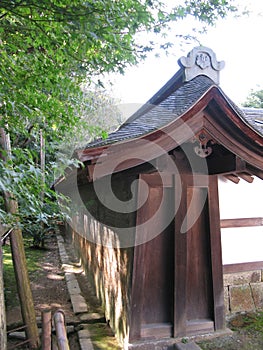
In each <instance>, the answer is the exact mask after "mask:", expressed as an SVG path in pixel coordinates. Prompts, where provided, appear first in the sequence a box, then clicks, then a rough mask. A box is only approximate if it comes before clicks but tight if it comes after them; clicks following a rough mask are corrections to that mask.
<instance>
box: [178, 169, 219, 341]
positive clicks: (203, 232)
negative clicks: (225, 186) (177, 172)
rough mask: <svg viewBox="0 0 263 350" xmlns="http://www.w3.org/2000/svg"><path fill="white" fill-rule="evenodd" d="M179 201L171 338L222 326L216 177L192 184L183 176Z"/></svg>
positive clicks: (191, 181)
mask: <svg viewBox="0 0 263 350" xmlns="http://www.w3.org/2000/svg"><path fill="white" fill-rule="evenodd" d="M180 201H181V203H180V206H179V210H178V212H177V214H176V217H175V251H176V253H175V261H176V263H175V285H176V287H175V311H174V314H175V321H174V336H185V335H190V334H197V333H205V332H211V331H214V330H215V329H221V328H223V325H224V312H223V310H224V300H223V281H222V258H221V241H220V227H219V225H220V221H219V211H218V192H217V178H216V177H211V176H210V177H209V178H208V177H206V176H203V175H196V176H195V181H194V183H193V178H192V177H191V176H185V177H184V181H183V191H182V196H181V198H180ZM193 218H196V220H194V221H193V222H191V221H192V219H193ZM189 221H190V223H189ZM187 225H188V227H187Z"/></svg>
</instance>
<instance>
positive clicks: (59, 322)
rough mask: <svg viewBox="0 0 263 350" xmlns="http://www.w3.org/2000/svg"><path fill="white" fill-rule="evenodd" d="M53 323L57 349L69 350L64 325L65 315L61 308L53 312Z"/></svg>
mask: <svg viewBox="0 0 263 350" xmlns="http://www.w3.org/2000/svg"><path fill="white" fill-rule="evenodd" d="M54 324H55V329H56V336H57V344H58V350H70V348H69V344H68V338H67V330H66V325H65V316H64V312H63V311H62V310H57V311H56V312H55V314H54Z"/></svg>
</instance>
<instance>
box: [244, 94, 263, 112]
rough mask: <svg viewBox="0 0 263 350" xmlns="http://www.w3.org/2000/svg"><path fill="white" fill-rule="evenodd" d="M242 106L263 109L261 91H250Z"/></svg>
mask: <svg viewBox="0 0 263 350" xmlns="http://www.w3.org/2000/svg"><path fill="white" fill-rule="evenodd" d="M243 106H244V107H254V108H263V90H252V91H251V92H250V94H249V95H248V97H247V99H246V101H245V102H244V103H243Z"/></svg>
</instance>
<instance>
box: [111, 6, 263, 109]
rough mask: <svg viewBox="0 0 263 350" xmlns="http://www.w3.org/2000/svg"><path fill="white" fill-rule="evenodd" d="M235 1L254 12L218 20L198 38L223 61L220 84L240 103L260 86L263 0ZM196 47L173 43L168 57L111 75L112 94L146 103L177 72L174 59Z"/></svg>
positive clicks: (186, 24)
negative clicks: (120, 73)
mask: <svg viewBox="0 0 263 350" xmlns="http://www.w3.org/2000/svg"><path fill="white" fill-rule="evenodd" d="M167 1H169V0H167ZM173 1H174V0H173ZM237 3H241V4H242V6H244V5H246V4H247V5H248V6H250V8H251V9H252V10H253V13H251V14H250V16H249V17H248V16H245V17H242V18H233V16H232V17H231V18H229V19H227V20H221V21H220V22H219V23H218V24H217V26H216V27H213V28H209V30H208V33H207V34H204V35H199V37H198V39H199V42H200V43H201V44H202V45H203V46H207V47H210V48H211V49H212V50H213V51H214V52H215V53H216V55H217V60H218V61H221V60H223V61H225V68H224V69H223V70H222V71H221V74H220V77H221V78H220V86H221V87H222V89H223V90H224V92H225V93H226V94H227V95H228V96H229V97H230V98H231V99H232V100H233V101H234V102H235V103H237V104H241V103H242V102H244V100H245V99H246V96H247V95H248V93H249V92H250V90H251V89H258V88H263V39H262V35H263V1H262V0H237ZM179 26H180V28H182V31H183V32H185V31H186V32H187V30H188V28H190V27H192V26H193V23H192V22H191V23H190V22H189V21H183V23H181V24H179V23H178V24H176V30H178V29H179ZM173 36H175V33H171V40H173ZM195 46H198V43H197V42H195V43H194V42H193V43H190V44H189V43H188V44H184V45H183V46H182V47H180V46H179V45H175V47H174V48H173V49H172V51H171V55H170V56H169V57H165V56H164V55H163V56H162V57H161V58H155V57H154V56H152V57H149V58H148V59H147V60H146V61H144V62H143V63H142V64H140V65H139V66H138V67H133V68H130V69H129V70H127V72H126V74H125V76H114V78H113V82H114V85H113V88H112V90H113V91H112V93H113V95H114V96H115V97H117V98H118V99H120V100H121V102H122V103H131V104H140V103H144V102H146V101H147V100H148V99H149V98H151V97H152V96H153V95H154V93H155V92H157V91H158V90H159V89H160V88H161V87H162V86H163V85H164V84H165V83H166V82H167V81H168V80H169V79H170V78H171V77H172V76H173V75H174V74H175V73H176V72H177V71H178V69H179V66H178V63H177V60H178V59H179V58H180V57H181V56H185V55H186V54H187V53H188V52H189V51H191V49H192V48H193V47H195Z"/></svg>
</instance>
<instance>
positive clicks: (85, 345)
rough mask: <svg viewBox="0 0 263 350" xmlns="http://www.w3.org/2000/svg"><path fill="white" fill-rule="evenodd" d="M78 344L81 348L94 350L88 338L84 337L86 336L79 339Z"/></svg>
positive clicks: (82, 349)
mask: <svg viewBox="0 0 263 350" xmlns="http://www.w3.org/2000/svg"><path fill="white" fill-rule="evenodd" d="M79 345H80V349H81V350H94V348H93V345H92V342H91V340H90V339H86V338H81V339H79Z"/></svg>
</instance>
